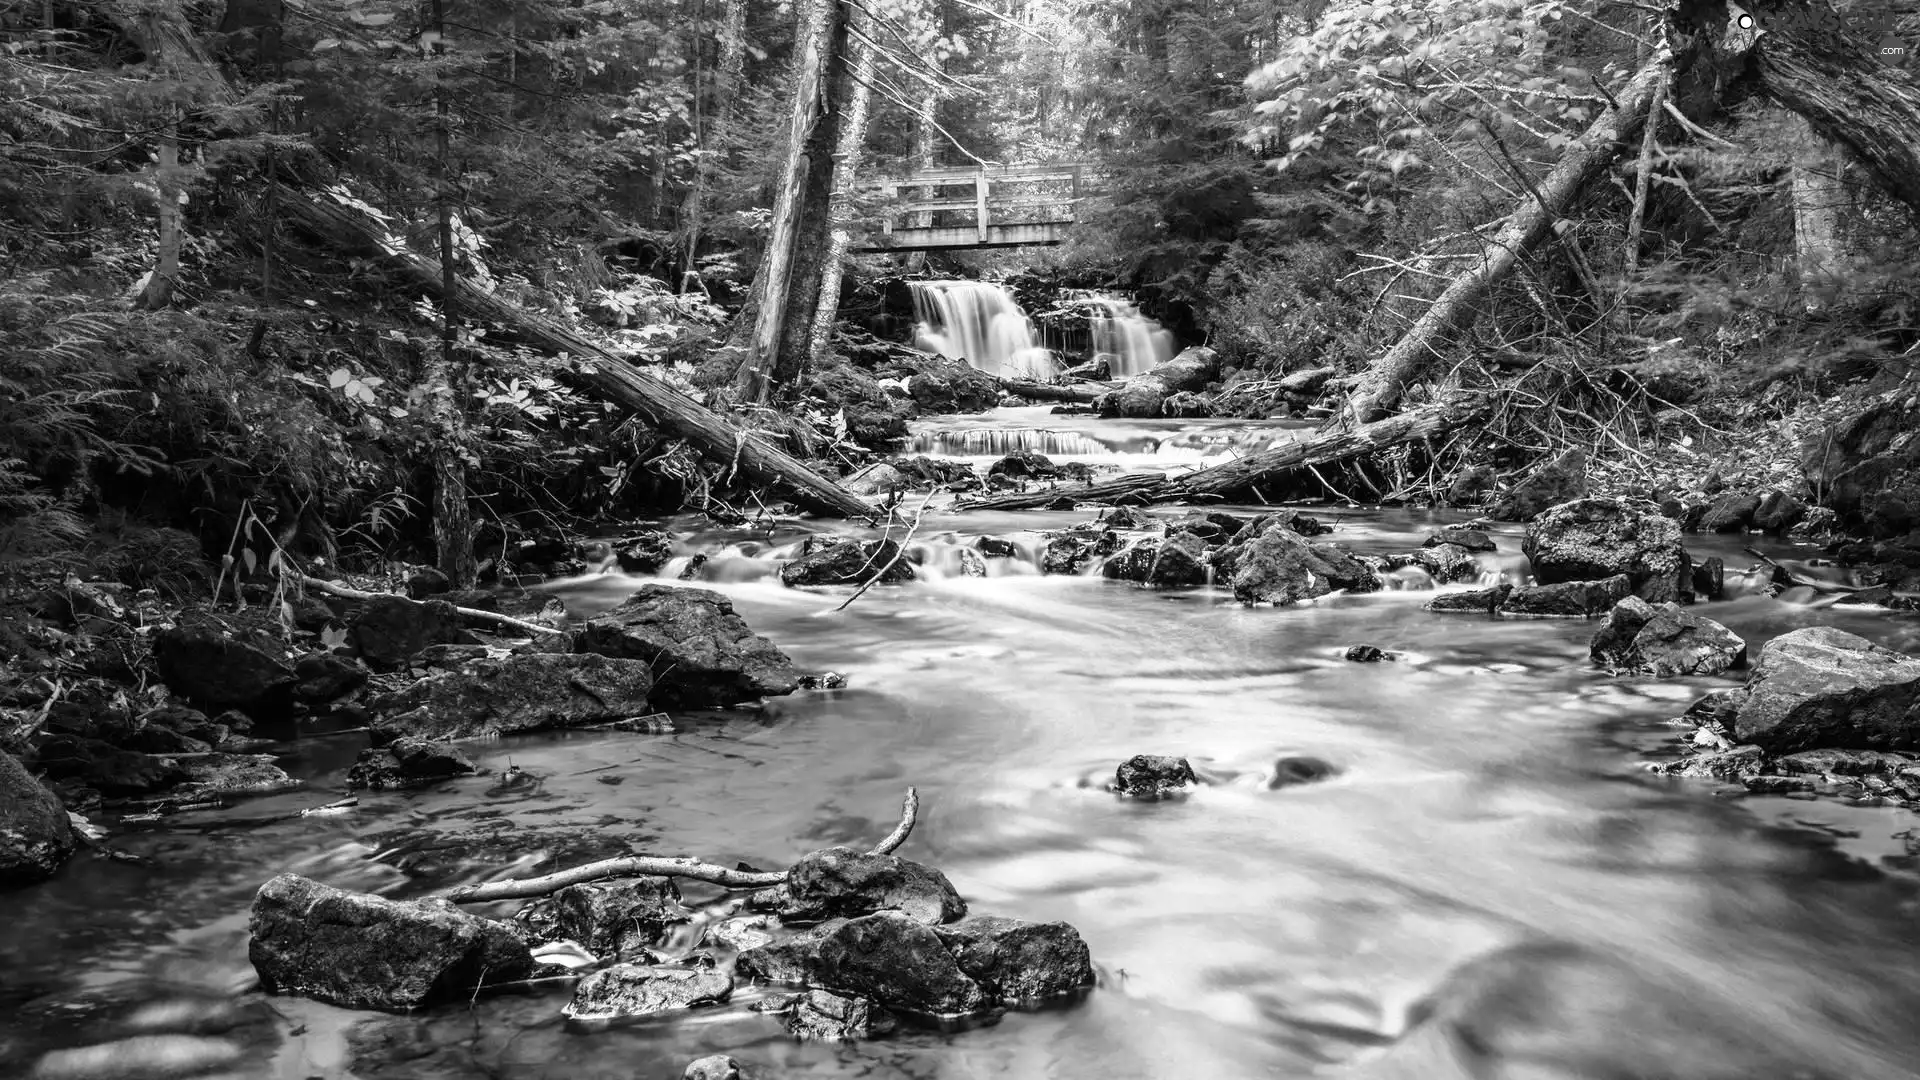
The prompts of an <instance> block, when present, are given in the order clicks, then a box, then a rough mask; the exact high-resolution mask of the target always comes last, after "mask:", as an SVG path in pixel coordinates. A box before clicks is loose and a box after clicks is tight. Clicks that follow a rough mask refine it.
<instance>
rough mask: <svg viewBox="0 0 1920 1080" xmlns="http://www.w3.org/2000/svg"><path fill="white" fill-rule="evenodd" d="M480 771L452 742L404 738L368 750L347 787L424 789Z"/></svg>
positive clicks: (355, 765) (356, 764)
mask: <svg viewBox="0 0 1920 1080" xmlns="http://www.w3.org/2000/svg"><path fill="white" fill-rule="evenodd" d="M476 771H478V768H477V766H475V765H474V763H473V759H472V758H469V757H468V756H467V755H466V754H464V753H462V752H461V751H460V748H459V747H457V746H455V745H454V744H452V743H450V742H442V741H436V740H433V739H419V738H414V737H412V736H401V737H400V738H398V739H395V740H393V741H392V742H390V743H388V744H387V745H385V746H379V747H368V748H367V749H365V750H362V751H360V757H359V759H358V760H356V761H355V762H354V763H353V767H352V768H351V769H348V770H347V786H348V787H350V788H373V789H375V790H381V789H394V788H411V787H423V786H425V785H427V784H437V783H439V782H440V781H442V780H451V779H453V778H454V777H456V776H467V775H470V774H472V773H474V772H476Z"/></svg>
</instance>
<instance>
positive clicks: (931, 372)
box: [899, 353, 1000, 414]
mask: <svg viewBox="0 0 1920 1080" xmlns="http://www.w3.org/2000/svg"><path fill="white" fill-rule="evenodd" d="M911 368H912V369H917V370H911V371H910V373H909V369H908V368H906V367H904V366H903V367H902V368H900V369H899V373H900V374H904V375H906V378H907V396H908V397H910V398H912V399H913V403H914V404H915V405H918V406H919V407H920V411H921V412H922V413H923V414H931V413H977V412H985V411H986V410H988V409H991V408H993V407H994V406H996V405H998V404H1000V384H999V383H998V382H996V381H994V378H993V376H991V375H988V374H987V373H986V372H984V371H981V370H979V369H978V368H975V367H974V366H973V365H972V364H969V363H967V362H966V361H965V360H955V359H952V358H949V357H946V356H941V355H938V354H936V353H922V354H919V355H916V356H914V357H913V359H912V361H911Z"/></svg>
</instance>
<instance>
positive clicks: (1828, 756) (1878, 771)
mask: <svg viewBox="0 0 1920 1080" xmlns="http://www.w3.org/2000/svg"><path fill="white" fill-rule="evenodd" d="M1773 766H1774V768H1776V769H1779V770H1780V771H1781V772H1785V773H1792V774H1794V775H1796V776H1807V775H1811V776H1876V775H1884V774H1887V773H1897V772H1899V771H1901V770H1902V769H1911V768H1913V766H1914V759H1913V758H1912V757H1911V756H1910V755H1906V754H1889V753H1886V752H1884V751H1880V750H1840V749H1835V748H1831V747H1829V748H1827V749H1824V750H1802V751H1800V752H1799V753H1795V754H1782V755H1780V756H1779V757H1777V758H1775V759H1773Z"/></svg>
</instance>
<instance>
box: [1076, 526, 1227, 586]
mask: <svg viewBox="0 0 1920 1080" xmlns="http://www.w3.org/2000/svg"><path fill="white" fill-rule="evenodd" d="M1206 559H1207V543H1206V541H1204V540H1202V539H1200V538H1199V537H1198V536H1195V535H1193V534H1192V533H1188V532H1177V533H1173V534H1171V535H1169V536H1167V537H1165V538H1164V539H1155V538H1151V537H1149V538H1147V539H1143V540H1135V541H1134V542H1133V543H1131V544H1129V545H1127V547H1126V549H1125V550H1123V551H1121V552H1120V553H1119V554H1117V555H1115V556H1114V557H1113V558H1111V559H1108V560H1107V561H1106V563H1105V564H1104V565H1102V566H1101V567H1100V574H1101V576H1102V577H1105V578H1107V579H1108V580H1109V581H1133V582H1138V583H1139V584H1142V585H1152V586H1154V587H1156V588H1161V589H1179V588H1188V587H1192V586H1196V585H1205V584H1206V583H1207V562H1206Z"/></svg>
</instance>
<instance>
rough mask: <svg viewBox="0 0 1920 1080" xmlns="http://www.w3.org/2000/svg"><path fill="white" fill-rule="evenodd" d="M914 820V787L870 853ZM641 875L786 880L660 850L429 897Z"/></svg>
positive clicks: (490, 894) (748, 882)
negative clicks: (895, 821) (896, 821)
mask: <svg viewBox="0 0 1920 1080" xmlns="http://www.w3.org/2000/svg"><path fill="white" fill-rule="evenodd" d="M919 819H920V793H919V792H918V791H917V790H915V789H914V788H908V789H907V797H906V799H905V800H903V801H902V802H901V804H900V823H899V824H898V825H895V826H894V827H893V831H892V832H890V833H888V834H887V836H886V839H884V840H882V841H880V842H879V843H878V844H875V845H874V846H873V850H872V854H874V855H891V854H893V852H894V851H895V849H897V848H899V846H900V845H901V844H904V843H906V842H907V837H908V836H910V835H911V834H912V833H913V826H914V823H915V822H917V821H918V820H919ZM643 876H644V877H678V878H686V879H688V880H689V881H704V882H707V883H709V884H712V885H721V886H725V887H726V888H729V889H758V888H765V887H767V886H769V885H779V884H782V883H783V882H785V881H786V880H787V871H785V870H736V869H732V868H730V867H725V866H717V865H715V864H713V863H709V862H701V861H700V860H699V859H693V858H674V857H672V856H666V855H623V856H621V857H619V858H616V859H602V860H600V861H599V862H592V863H587V864H585V865H583V866H576V867H573V868H572V869H568V870H560V871H557V872H555V873H551V874H543V875H541V876H539V877H530V878H513V879H509V880H506V881H489V882H485V883H482V884H479V885H462V886H460V887H458V888H453V889H446V890H443V891H441V892H438V893H435V894H433V895H434V898H435V899H440V900H445V901H447V902H449V903H453V904H485V903H491V902H493V901H495V900H524V899H527V898H528V897H534V896H545V895H547V894H548V893H552V892H557V891H559V890H561V889H564V888H566V887H567V886H569V885H578V884H581V883H582V882H587V881H600V880H602V879H604V878H615V877H643Z"/></svg>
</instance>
